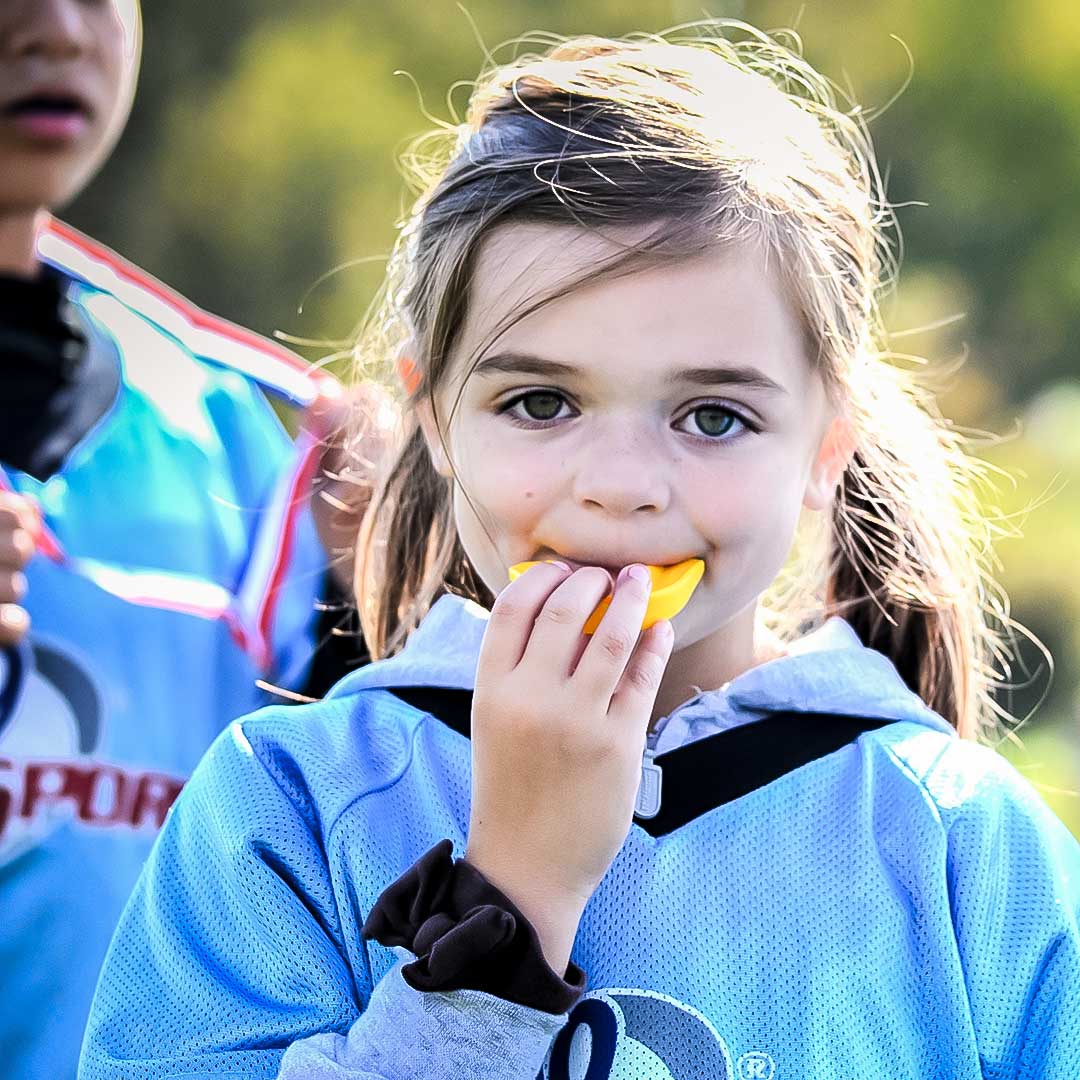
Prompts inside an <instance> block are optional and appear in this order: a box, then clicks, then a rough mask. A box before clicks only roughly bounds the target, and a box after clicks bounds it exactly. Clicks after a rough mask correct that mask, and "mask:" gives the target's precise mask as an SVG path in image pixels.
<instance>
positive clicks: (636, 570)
mask: <svg viewBox="0 0 1080 1080" xmlns="http://www.w3.org/2000/svg"><path fill="white" fill-rule="evenodd" d="M626 572H627V573H628V574H629V575H630V577H632V578H633V579H634V580H635V581H642V582H650V581H652V578H651V577H650V576H649V571H648V570H646V569H645V567H644V566H642V565H641V563H634V564H633V565H632V566H628V567H626Z"/></svg>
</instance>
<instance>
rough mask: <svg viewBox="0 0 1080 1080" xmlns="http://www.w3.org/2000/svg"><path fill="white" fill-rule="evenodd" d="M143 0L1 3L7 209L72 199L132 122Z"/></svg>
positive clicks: (1, 127)
mask: <svg viewBox="0 0 1080 1080" xmlns="http://www.w3.org/2000/svg"><path fill="white" fill-rule="evenodd" d="M138 41H139V27H138V9H137V6H136V0H0V213H20V212H27V211H34V210H37V209H39V208H40V207H52V206H56V205H59V204H61V203H64V202H66V201H67V200H68V199H70V198H71V197H72V196H73V195H75V194H76V193H77V192H78V191H79V189H80V188H81V187H82V186H83V185H84V184H85V183H86V182H87V180H88V179H89V178H90V176H91V175H92V174H93V173H94V171H95V170H96V169H97V168H98V166H100V165H101V163H102V162H103V161H104V160H105V158H106V156H107V155H108V153H109V151H110V150H111V149H112V147H113V144H114V143H115V142H116V139H117V138H118V137H119V134H120V131H121V130H122V128H123V126H124V122H125V120H126V119H127V114H128V110H129V109H130V107H131V98H132V94H133V91H134V85H135V73H136V69H137V66H138Z"/></svg>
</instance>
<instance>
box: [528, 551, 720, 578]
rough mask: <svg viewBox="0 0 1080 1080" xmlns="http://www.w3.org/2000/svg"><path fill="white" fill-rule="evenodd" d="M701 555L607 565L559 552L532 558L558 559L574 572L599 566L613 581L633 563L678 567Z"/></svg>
mask: <svg viewBox="0 0 1080 1080" xmlns="http://www.w3.org/2000/svg"><path fill="white" fill-rule="evenodd" d="M698 558H701V556H700V555H680V556H679V557H678V558H674V559H664V560H659V559H658V560H656V561H651V560H648V559H627V560H626V561H625V562H617V563H607V562H599V561H590V560H588V559H574V558H572V557H571V556H569V555H560V554H559V553H558V552H557V551H551V552H544V553H542V554H539V555H534V556H533V557H532V561H533V562H544V561H546V560H548V559H558V560H559V561H560V562H564V563H566V564H567V566H569V567H570V568H571V569H572V570H580V569H582V568H583V567H586V566H598V567H600V569H601V570H606V571H607V572H608V573H609V574H610V575H611V577H612V580H614V579H615V578H617V577H618V576H619V572H620V571H621V570H622V569H623V567H625V566H631V565H632V564H633V563H641V564H642V565H643V566H677V565H678V564H679V563H681V562H685V561H686V560H687V559H698Z"/></svg>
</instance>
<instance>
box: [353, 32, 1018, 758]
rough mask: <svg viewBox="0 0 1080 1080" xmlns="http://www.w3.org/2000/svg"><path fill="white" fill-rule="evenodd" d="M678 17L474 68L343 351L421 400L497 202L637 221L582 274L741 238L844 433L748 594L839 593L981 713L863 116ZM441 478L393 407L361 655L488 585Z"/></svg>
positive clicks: (544, 217)
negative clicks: (833, 481)
mask: <svg viewBox="0 0 1080 1080" xmlns="http://www.w3.org/2000/svg"><path fill="white" fill-rule="evenodd" d="M696 32H697V35H698V36H695V37H693V38H690V39H686V38H678V37H676V36H675V35H667V36H660V37H652V36H649V37H646V36H640V37H633V38H628V39H625V40H607V39H599V38H575V39H569V40H562V39H553V38H551V39H545V41H546V43H547V44H549V48H548V49H547V51H546V53H544V54H543V55H526V56H521V57H519V58H518V59H516V60H514V61H513V62H511V63H509V64H506V65H504V66H495V67H492V68H491V69H490V70H488V71H486V72H485V73H484V74H482V76H481V77H480V79H479V80H478V82H477V83H476V85H475V88H474V92H473V94H472V97H471V100H470V103H469V108H468V113H467V117H466V119H465V122H464V123H463V124H461V125H458V126H455V127H451V126H449V125H447V127H446V128H445V129H444V130H442V131H440V132H436V133H434V134H432V135H430V136H427V137H425V139H424V140H422V141H421V142H420V143H418V144H417V146H416V148H415V149H414V152H413V154H412V156H411V159H410V163H411V165H412V167H413V172H414V175H415V176H416V177H417V178H418V179H419V181H420V195H419V198H418V200H417V202H416V203H415V206H414V208H413V210H412V212H411V214H410V215H409V217H408V218H407V220H406V221H405V222H404V224H403V227H402V230H401V233H400V236H399V240H398V243H397V244H396V246H395V249H394V252H393V255H392V257H391V263H390V267H389V271H388V275H387V279H386V283H385V286H384V291H383V293H382V295H381V298H380V301H379V303H378V305H377V307H376V308H375V309H374V311H373V314H372V317H370V318H369V319H368V321H367V324H366V326H365V327H364V329H363V331H362V333H361V336H360V339H359V343H358V352H359V355H360V356H363V357H364V361H365V364H368V365H370V364H371V363H373V362H378V361H380V360H382V361H384V362H386V363H391V362H393V361H394V360H395V359H396V358H399V357H400V356H402V354H403V352H404V351H406V350H407V353H408V361H409V363H410V365H411V370H412V372H413V378H414V380H415V385H414V387H413V399H414V400H416V399H420V398H423V399H427V400H429V401H431V402H432V403H433V404H434V402H435V398H436V393H437V391H439V390H440V389H441V388H442V387H444V386H445V385H446V379H447V375H448V369H449V366H450V360H451V356H452V353H453V350H454V348H455V345H456V344H457V342H458V339H459V337H460V332H461V328H462V325H463V321H464V318H465V313H466V310H467V306H468V302H469V288H470V281H471V276H472V271H473V269H474V266H475V261H476V257H477V252H478V250H479V248H480V245H481V243H482V242H483V241H484V240H486V239H487V238H489V237H490V235H491V234H492V232H493V230H495V229H497V228H499V227H501V226H503V225H506V224H508V223H511V222H513V223H519V222H544V223H550V224H563V225H566V224H573V225H578V226H580V227H584V228H600V227H611V226H646V227H649V226H655V227H654V228H652V230H651V232H650V235H649V236H648V237H647V239H646V240H644V241H643V242H641V243H640V244H635V245H634V246H633V248H632V249H631V250H629V251H628V252H627V253H626V254H625V255H624V256H622V257H620V258H618V259H616V260H614V261H612V262H611V263H609V264H606V265H605V266H604V267H602V268H601V270H602V272H604V273H612V272H625V269H626V268H632V267H633V266H635V265H638V264H641V263H646V262H650V261H652V262H656V261H663V260H672V259H677V258H682V257H685V256H686V255H688V254H690V253H692V252H695V251H699V250H702V249H703V248H705V247H708V246H710V245H717V244H754V245H758V246H764V248H765V250H766V251H768V252H769V253H770V257H772V256H775V261H776V264H777V265H778V267H779V268H780V272H781V274H782V276H783V279H784V282H785V285H786V288H787V290H788V293H789V296H790V298H791V301H792V303H793V306H794V308H795V310H796V311H797V312H798V314H799V316H800V317H801V320H802V324H803V327H804V330H805V338H806V346H807V355H808V358H809V360H810V362H811V363H812V364H813V365H814V367H815V368H816V370H817V371H818V372H819V373H820V376H821V378H822V379H823V381H824V385H825V386H826V388H827V390H828V391H829V393H830V396H831V398H832V400H833V401H834V402H835V403H836V404H837V405H838V406H839V407H842V408H843V410H844V411H845V412H846V414H847V415H848V416H849V417H850V420H851V422H852V424H853V431H854V437H855V445H854V454H853V457H852V459H851V461H850V464H849V465H848V467H847V469H846V471H845V472H844V475H843V477H842V480H841V482H840V485H839V489H838V491H837V493H836V497H835V502H834V507H833V511H832V513H831V515H829V516H828V520H827V525H828V527H827V528H826V529H825V530H824V532H823V534H822V535H819V537H818V542H817V543H816V544H815V543H813V542H811V541H810V540H809V539H807V540H806V541H805V542H802V541H800V542H798V543H796V545H795V547H794V549H793V562H791V564H790V565H789V567H787V568H786V569H785V573H784V574H782V575H781V579H782V580H778V582H777V584H776V585H775V586H774V588H773V589H772V590H770V593H769V597H770V600H769V602H768V603H767V604H765V605H764V611H765V612H766V617H767V618H768V619H769V620H770V621H771V623H772V624H773V628H774V629H775V630H776V631H777V632H778V633H780V635H781V636H782V637H785V638H788V639H790V638H792V637H794V636H796V635H797V634H798V633H800V632H803V631H805V629H807V628H808V625H810V624H812V623H813V622H815V621H818V620H820V619H822V618H824V617H827V616H829V615H832V614H840V615H843V616H844V617H845V618H846V619H847V620H848V622H849V623H851V625H852V626H853V627H854V629H855V630H856V632H857V633H858V635H859V638H860V639H861V640H862V641H863V642H864V644H866V645H869V646H871V647H873V648H875V649H878V650H880V651H881V652H882V653H884V654H885V655H886V656H888V657H889V658H890V659H891V660H892V661H893V662H894V664H895V665H896V667H897V668H898V670H899V672H900V674H901V675H902V677H903V678H904V680H905V681H906V682H907V684H908V685H909V686H910V687H911V688H912V689H913V690H915V691H916V692H917V693H918V694H919V695H920V696H921V697H922V698H923V699H924V700H925V701H926V702H927V704H929V705H930V707H931V708H933V709H935V710H936V711H937V712H939V713H940V714H941V715H942V716H943V717H945V718H946V719H947V720H948V721H949V722H950V723H951V724H953V725H954V726H955V727H956V728H957V729H958V730H959V732H960V733H961V734H962V735H965V736H969V737H975V736H977V735H980V734H985V733H986V732H987V731H989V729H990V728H991V727H992V726H993V720H994V714H995V713H998V714H1000V709H999V707H998V706H997V705H996V703H995V702H994V700H993V697H992V695H991V692H990V691H991V689H992V683H993V682H994V681H995V675H994V669H993V663H992V661H993V660H994V658H999V659H1000V657H1001V655H1002V643H1001V640H1000V637H999V635H998V633H997V632H995V631H994V630H993V629H992V625H991V624H992V616H993V617H996V618H997V619H998V620H999V621H1001V620H1004V619H1006V618H1007V608H1006V601H1005V598H1004V594H1003V593H1002V592H1001V590H1000V588H998V587H997V586H996V585H995V584H994V582H993V580H992V578H991V576H990V572H989V571H990V569H991V566H992V554H991V539H992V535H991V533H992V530H991V526H990V524H989V522H988V521H987V520H986V519H985V518H984V517H983V515H981V514H980V509H979V501H978V498H977V481H978V480H979V478H980V475H981V472H982V466H980V464H979V463H978V462H976V461H975V460H974V459H973V458H970V457H969V456H968V455H967V454H966V452H965V450H964V448H963V445H962V440H961V438H960V436H959V435H958V434H957V432H956V431H955V430H954V429H953V428H951V427H950V425H949V424H948V423H947V422H946V421H944V420H943V419H942V418H941V416H940V415H939V414H938V413H937V412H936V410H935V407H934V405H933V399H932V396H931V395H930V394H929V393H928V392H926V391H925V390H924V389H922V388H920V387H919V386H918V385H917V384H916V383H915V381H914V379H913V377H912V375H911V373H910V372H909V371H907V370H905V369H904V368H902V367H900V366H898V365H896V364H894V363H891V362H890V354H889V353H888V352H887V351H886V348H885V343H886V340H887V339H886V334H885V331H884V327H883V324H882V320H881V317H880V313H879V308H878V301H879V297H880V294H881V292H882V289H883V287H884V286H887V285H888V284H890V283H891V281H892V278H893V276H894V273H895V269H896V260H895V258H894V254H893V247H892V246H891V245H890V242H889V239H888V235H889V233H890V231H891V230H893V229H894V228H895V221H894V220H893V217H892V212H891V208H890V207H889V205H888V203H887V201H886V199H885V195H884V191H883V184H882V182H881V178H880V176H879V174H878V171H877V167H876V164H875V160H874V154H873V151H872V147H871V144H870V140H869V136H868V134H867V132H866V129H865V125H864V123H863V122H862V120H861V119H860V117H859V115H858V112H857V110H852V111H850V112H843V111H841V110H840V109H839V108H838V107H837V104H836V96H835V92H834V90H833V88H832V86H831V84H829V83H828V82H827V81H826V80H825V79H824V78H823V77H822V76H821V75H819V74H818V73H817V72H816V71H815V70H814V69H813V68H812V67H811V66H810V65H809V64H808V63H807V62H806V61H805V60H803V59H802V57H801V56H800V55H798V54H797V53H796V52H794V51H792V50H790V49H788V48H787V47H785V46H784V45H783V44H781V43H780V42H779V41H778V40H777V39H775V38H773V37H769V36H767V35H765V34H763V33H760V32H758V31H756V30H753V29H752V28H750V27H746V26H745V25H743V24H736V23H732V22H725V23H723V24H719V23H710V24H708V27H707V32H705V33H702V28H701V27H700V26H699V27H697V28H696ZM725 35H726V36H725ZM595 277H596V273H595V271H592V272H591V279H592V280H595ZM574 284H575V283H570V284H569V285H568V288H572V287H573V285H574ZM547 299H548V300H550V299H551V298H547ZM544 302H547V301H543V300H542V301H540V303H539V304H537V305H535V306H541V304H543V303H544ZM531 310H535V307H534V308H532V309H531ZM521 314H527V313H519V315H518V317H520V315H521ZM369 370H370V369H369ZM440 425H441V421H440ZM452 483H453V482H452V481H451V480H447V479H445V478H443V477H442V476H440V475H439V474H438V473H437V472H436V471H435V469H434V468H433V466H432V463H431V460H430V456H429V453H428V450H427V448H426V445H425V443H424V440H423V437H422V435H421V432H420V429H419V425H418V422H417V419H416V416H415V413H414V411H413V410H412V409H410V408H408V407H407V408H406V410H405V418H404V427H403V430H402V432H401V443H400V446H399V448H398V450H397V452H396V454H393V455H391V459H390V461H389V462H388V465H387V467H386V470H385V472H384V474H383V475H382V477H381V479H380V482H379V484H378V486H377V488H376V490H375V492H374V494H373V497H372V500H371V503H370V505H369V509H368V511H367V513H366V515H365V519H364V523H363V527H362V529H361V536H360V541H359V548H358V558H357V596H358V597H360V598H361V600H360V614H361V624H362V627H363V633H364V637H365V641H366V643H367V646H368V649H369V651H370V653H371V655H372V657H373V658H376V659H377V658H380V657H384V656H388V655H391V654H393V653H394V652H396V651H397V650H398V649H400V648H401V646H402V645H403V644H404V641H405V639H406V637H407V635H408V634H409V632H410V631H411V630H412V629H413V628H414V627H415V626H416V624H417V623H418V622H419V621H420V619H421V618H422V617H423V616H424V614H425V613H426V612H427V610H428V608H429V607H430V605H431V604H432V602H433V601H434V600H435V599H436V598H437V597H438V596H439V595H441V594H442V593H444V592H453V593H457V594H460V595H463V596H467V597H469V598H471V599H473V600H475V601H476V602H478V603H480V604H482V605H484V606H485V607H489V606H490V605H491V603H492V602H493V599H494V598H493V596H492V595H491V593H490V591H489V590H488V589H487V588H486V586H485V585H484V584H483V582H481V581H480V580H479V578H478V576H477V575H476V574H475V573H474V571H473V569H472V567H471V566H470V565H469V560H468V557H467V556H466V554H465V551H464V550H463V548H462V546H461V544H460V542H459V540H458V537H457V534H456V530H455V526H454V516H453V507H452V499H453V495H452V491H453V488H452ZM819 517H822V518H824V517H825V515H820V516H819ZM804 527H805V526H804Z"/></svg>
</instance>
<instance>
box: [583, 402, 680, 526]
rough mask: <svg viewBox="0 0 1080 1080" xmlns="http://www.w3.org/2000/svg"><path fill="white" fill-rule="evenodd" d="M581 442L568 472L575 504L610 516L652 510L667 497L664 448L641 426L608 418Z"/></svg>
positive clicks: (668, 469)
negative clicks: (593, 436)
mask: <svg viewBox="0 0 1080 1080" xmlns="http://www.w3.org/2000/svg"><path fill="white" fill-rule="evenodd" d="M596 434H597V438H596V439H595V440H590V441H589V444H588V445H587V446H584V447H582V449H581V452H580V455H579V460H578V462H577V463H576V469H575V472H574V488H573V490H574V498H575V499H576V501H577V502H578V504H579V505H580V506H583V507H585V508H586V509H589V510H593V511H604V512H606V513H608V514H610V515H612V516H625V515H627V514H637V513H649V514H652V515H656V514H659V513H662V512H663V511H664V510H665V509H667V507H668V505H669V503H670V502H671V486H670V473H671V469H672V464H671V462H670V451H665V448H664V447H663V446H662V445H661V444H660V440H659V439H658V438H657V437H656V436H655V434H654V433H652V432H650V431H648V430H645V428H644V426H633V427H632V426H630V423H629V422H628V421H614V420H613V422H612V423H610V424H606V425H604V427H603V429H602V430H601V431H598V432H597V433H596Z"/></svg>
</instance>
